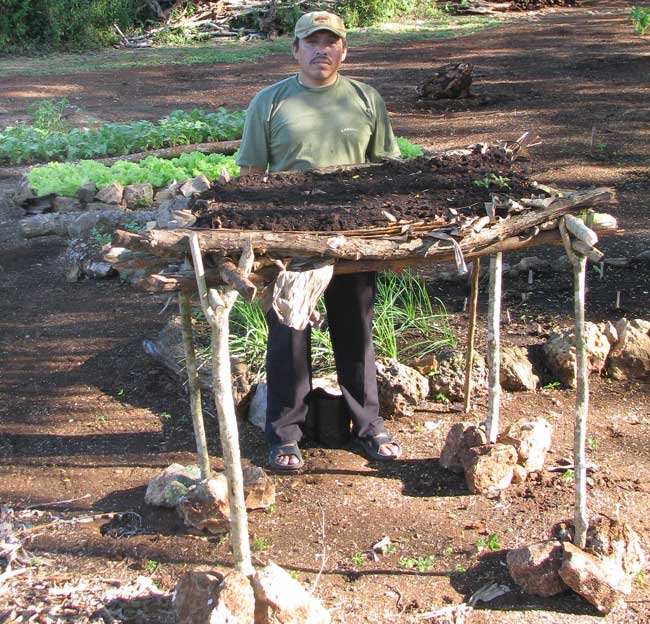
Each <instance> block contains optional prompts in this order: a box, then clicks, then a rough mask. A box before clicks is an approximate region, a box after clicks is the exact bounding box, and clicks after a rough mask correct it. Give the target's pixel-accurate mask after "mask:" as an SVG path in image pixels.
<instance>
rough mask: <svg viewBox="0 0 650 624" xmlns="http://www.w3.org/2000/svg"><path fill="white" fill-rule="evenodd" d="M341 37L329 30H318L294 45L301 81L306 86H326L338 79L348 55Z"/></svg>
mask: <svg viewBox="0 0 650 624" xmlns="http://www.w3.org/2000/svg"><path fill="white" fill-rule="evenodd" d="M347 52H348V50H347V47H346V46H345V43H344V42H343V39H341V37H339V36H337V35H335V34H334V33H333V32H330V31H329V30H317V31H316V32H314V33H312V34H311V35H309V36H308V37H305V38H304V39H300V40H299V41H298V45H297V46H294V47H293V58H294V59H296V61H298V65H300V81H301V82H302V84H304V85H305V86H306V87H326V86H328V85H330V84H333V83H334V82H335V81H336V75H337V72H338V69H339V67H340V66H341V63H343V61H344V60H345V57H346V55H347Z"/></svg>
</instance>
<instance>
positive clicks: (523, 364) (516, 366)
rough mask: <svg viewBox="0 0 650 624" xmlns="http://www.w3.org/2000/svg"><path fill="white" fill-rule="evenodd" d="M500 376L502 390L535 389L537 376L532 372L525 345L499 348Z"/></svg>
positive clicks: (537, 380)
mask: <svg viewBox="0 0 650 624" xmlns="http://www.w3.org/2000/svg"><path fill="white" fill-rule="evenodd" d="M500 357H501V365H500V368H499V370H500V378H501V386H502V387H503V389H504V390H510V391H514V392H516V391H518V390H535V388H537V384H538V383H539V377H538V376H537V375H535V373H534V372H533V365H532V363H531V361H530V360H529V359H528V350H527V349H526V348H525V347H517V346H508V345H506V346H503V347H502V348H501V355H500Z"/></svg>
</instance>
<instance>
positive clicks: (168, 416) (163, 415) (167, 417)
mask: <svg viewBox="0 0 650 624" xmlns="http://www.w3.org/2000/svg"><path fill="white" fill-rule="evenodd" d="M160 417H161V418H163V419H165V420H171V419H172V418H173V416H172V415H171V414H170V413H169V412H160Z"/></svg>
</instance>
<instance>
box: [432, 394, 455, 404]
mask: <svg viewBox="0 0 650 624" xmlns="http://www.w3.org/2000/svg"><path fill="white" fill-rule="evenodd" d="M434 398H435V400H436V401H437V402H438V403H451V401H450V400H449V398H448V397H447V395H446V394H445V393H444V392H436V396H435V397H434Z"/></svg>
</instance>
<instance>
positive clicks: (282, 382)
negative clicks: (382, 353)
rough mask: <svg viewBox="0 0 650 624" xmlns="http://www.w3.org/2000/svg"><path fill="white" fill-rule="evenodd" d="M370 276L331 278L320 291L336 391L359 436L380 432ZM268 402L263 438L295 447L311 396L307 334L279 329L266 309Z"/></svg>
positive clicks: (373, 287) (272, 315)
mask: <svg viewBox="0 0 650 624" xmlns="http://www.w3.org/2000/svg"><path fill="white" fill-rule="evenodd" d="M375 278H376V274H375V273H352V274H349V275H335V276H334V277H333V278H332V281H331V282H330V283H329V285H328V287H327V289H326V290H325V307H326V309H327V320H328V325H329V331H330V336H331V338H332V347H333V349H334V359H335V361H336V372H337V375H338V380H339V386H340V387H341V392H342V393H343V398H344V400H345V402H346V405H347V407H348V410H349V411H350V415H351V417H352V428H353V433H354V434H355V435H357V436H360V437H365V436H368V435H376V434H378V433H382V432H383V431H384V430H385V429H384V421H383V419H382V418H381V417H380V416H379V400H378V396H377V374H376V370H375V349H374V346H373V344H372V320H373V304H374V299H375ZM266 318H267V321H268V324H269V339H268V343H267V353H266V379H267V389H268V400H267V409H266V435H267V438H268V440H269V441H270V442H271V443H272V444H276V443H287V442H297V441H298V440H300V438H301V437H302V430H301V426H302V425H303V424H304V422H305V418H306V416H307V402H306V399H307V395H308V394H309V392H310V391H311V372H312V370H311V348H310V344H311V343H310V338H311V331H310V329H309V328H307V329H305V330H295V329H292V328H290V327H288V326H286V325H283V324H282V323H281V322H280V321H279V320H278V318H277V315H276V314H275V312H274V311H273V310H272V309H271V310H270V311H269V312H268V313H267V315H266Z"/></svg>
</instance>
